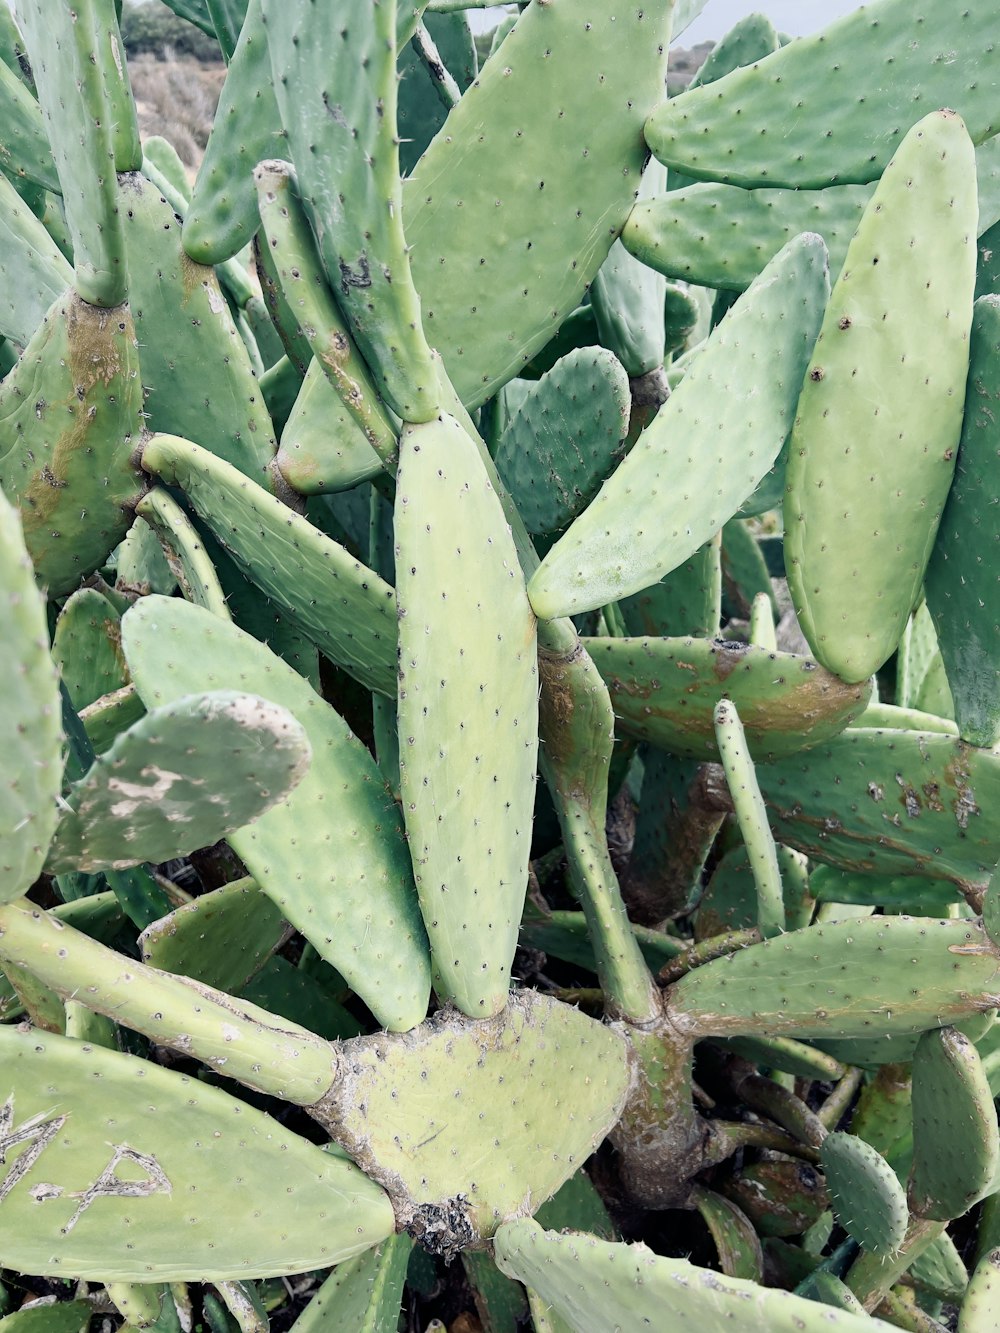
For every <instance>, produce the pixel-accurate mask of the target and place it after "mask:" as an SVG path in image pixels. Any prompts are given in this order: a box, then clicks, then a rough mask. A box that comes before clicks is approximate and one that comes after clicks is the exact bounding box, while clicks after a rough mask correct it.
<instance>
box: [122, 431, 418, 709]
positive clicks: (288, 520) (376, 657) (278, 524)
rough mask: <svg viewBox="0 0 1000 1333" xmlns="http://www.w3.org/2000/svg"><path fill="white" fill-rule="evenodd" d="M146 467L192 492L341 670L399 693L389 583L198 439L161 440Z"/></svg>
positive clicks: (215, 528) (219, 534)
mask: <svg viewBox="0 0 1000 1333" xmlns="http://www.w3.org/2000/svg"><path fill="white" fill-rule="evenodd" d="M142 461H143V466H144V467H146V468H148V469H149V471H151V472H155V473H156V474H157V476H159V477H160V478H162V480H163V481H165V482H168V483H170V484H171V485H174V486H180V487H182V488H183V490H184V493H185V495H186V496H187V498H188V500H189V501H190V503H191V504H192V505H193V506H194V508H195V510H196V511H197V512H198V513H199V514H200V515H201V517H202V518H203V519H204V520H205V522H206V523H207V524H208V525H209V527H210V528H211V529H212V532H213V533H214V535H215V537H216V538H217V540H218V541H219V542H220V543H221V544H222V545H223V546H224V547H225V549H226V550H227V551H228V552H229V554H230V555H231V556H232V557H233V559H234V560H235V561H236V563H237V565H238V566H239V568H240V570H241V571H242V572H243V573H244V574H245V575H246V576H247V577H248V578H249V579H251V580H252V582H254V583H255V584H257V586H258V587H260V588H261V589H262V590H263V591H264V592H265V593H267V594H268V595H270V596H271V597H274V598H275V600H276V601H277V602H278V605H279V606H280V607H281V608H282V609H283V610H284V611H285V612H286V613H287V615H288V616H289V617H290V619H291V620H292V622H293V623H295V624H296V625H298V626H299V627H300V628H301V630H302V631H303V633H304V634H306V635H308V636H309V637H310V638H311V639H313V641H314V642H315V643H316V644H317V646H319V647H321V648H322V649H323V651H324V652H325V653H326V655H327V656H328V657H329V658H330V660H331V661H333V662H336V663H337V665H338V666H342V667H344V669H345V670H347V671H349V672H350V673H351V675H352V676H355V677H357V678H358V679H359V680H360V681H361V682H362V683H363V684H365V685H367V686H368V687H369V688H371V689H375V690H378V691H379V692H380V693H382V694H392V693H393V692H394V688H395V658H396V615H395V608H394V606H393V597H392V589H391V588H390V587H389V585H388V584H387V583H386V582H385V581H384V580H383V579H380V578H379V576H378V575H377V574H376V573H374V572H373V571H372V570H370V569H369V568H368V567H367V566H366V565H363V564H362V563H361V562H360V561H359V560H355V559H354V558H353V557H352V556H351V555H350V554H349V553H348V552H347V551H346V550H345V549H344V547H343V546H341V545H339V544H338V543H337V542H334V541H331V540H330V538H329V537H326V536H324V535H323V533H322V532H320V531H319V530H318V529H317V528H315V527H314V526H313V525H312V524H311V523H309V522H308V520H307V519H305V518H303V517H301V515H299V514H296V513H295V512H294V511H293V510H291V509H289V508H288V506H287V505H284V504H282V503H281V501H280V500H278V499H276V498H275V497H274V496H273V495H269V494H268V492H267V491H265V490H264V488H263V487H262V486H257V485H255V484H254V483H253V482H251V481H250V479H249V478H247V477H245V476H243V475H242V474H241V473H240V472H239V471H238V470H237V469H236V468H235V467H232V466H230V465H229V464H228V463H226V462H225V461H224V460H223V459H221V458H216V457H214V456H213V455H212V454H210V453H209V452H208V451H207V450H205V449H201V448H199V446H198V445H196V444H192V443H191V442H190V441H188V440H182V439H180V438H178V437H177V436H174V435H156V436H154V437H153V439H152V440H150V442H149V443H148V444H147V445H146V447H145V449H144V450H143V454H142ZM289 570H292V571H294V572H293V575H292V577H291V578H289Z"/></svg>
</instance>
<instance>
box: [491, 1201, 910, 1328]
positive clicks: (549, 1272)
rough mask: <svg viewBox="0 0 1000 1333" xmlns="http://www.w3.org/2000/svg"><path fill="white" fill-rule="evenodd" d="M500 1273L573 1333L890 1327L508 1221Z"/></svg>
mask: <svg viewBox="0 0 1000 1333" xmlns="http://www.w3.org/2000/svg"><path fill="white" fill-rule="evenodd" d="M494 1246H495V1251H496V1259H497V1263H498V1264H499V1266H500V1269H501V1271H502V1272H504V1273H507V1274H508V1275H509V1276H510V1277H514V1278H518V1279H519V1280H520V1281H521V1282H524V1283H526V1284H527V1285H530V1286H531V1287H532V1288H534V1290H535V1291H537V1292H539V1293H540V1295H542V1296H543V1297H544V1298H545V1299H546V1300H547V1301H549V1302H550V1303H551V1304H552V1305H553V1306H554V1307H555V1309H556V1311H557V1312H558V1313H559V1314H560V1315H562V1316H563V1317H564V1318H565V1319H566V1320H567V1321H568V1322H569V1325H570V1327H571V1328H573V1329H574V1330H576V1333H601V1331H603V1330H604V1329H608V1328H621V1329H625V1328H629V1329H631V1328H637V1329H638V1328H645V1327H646V1326H647V1325H648V1326H649V1327H651V1328H662V1327H666V1324H665V1320H670V1321H672V1322H674V1321H676V1323H677V1324H678V1325H680V1324H682V1323H688V1322H690V1324H691V1326H692V1327H697V1328H698V1329H699V1330H700V1331H701V1333H730V1330H731V1329H732V1328H734V1327H736V1326H738V1327H741V1328H746V1329H748V1330H749V1329H754V1330H757V1329H760V1330H761V1331H762V1333H763V1330H764V1329H767V1330H768V1333H826V1331H827V1330H830V1331H831V1333H865V1330H866V1329H867V1330H869V1333H872V1331H873V1330H877V1329H879V1328H882V1329H888V1328H889V1327H890V1325H888V1324H885V1323H883V1322H882V1320H880V1319H870V1318H868V1317H867V1316H861V1315H854V1314H847V1313H842V1312H840V1311H834V1310H831V1309H829V1308H827V1307H824V1306H822V1305H818V1304H816V1303H814V1302H813V1301H808V1300H805V1299H804V1298H803V1297H801V1296H794V1295H792V1294H791V1293H790V1292H787V1291H775V1290H773V1289H770V1290H769V1289H767V1288H765V1287H759V1286H758V1285H757V1284H756V1283H754V1282H746V1281H744V1280H742V1279H740V1278H732V1277H724V1276H723V1275H722V1274H721V1273H716V1272H713V1271H712V1270H711V1269H707V1268H696V1267H695V1265H694V1264H690V1263H688V1262H687V1260H686V1259H667V1258H664V1257H662V1256H660V1255H656V1254H654V1253H653V1252H652V1251H651V1250H648V1249H647V1248H646V1246H645V1245H621V1244H615V1243H613V1242H610V1241H606V1240H597V1239H595V1237H593V1236H584V1235H579V1234H574V1233H572V1232H569V1233H564V1234H563V1235H559V1234H557V1233H556V1232H554V1231H543V1230H542V1228H541V1227H540V1226H539V1225H538V1223H537V1222H530V1221H522V1222H509V1223H507V1224H506V1225H505V1226H502V1227H501V1228H500V1229H499V1231H498V1232H497V1235H496V1238H495V1241H494Z"/></svg>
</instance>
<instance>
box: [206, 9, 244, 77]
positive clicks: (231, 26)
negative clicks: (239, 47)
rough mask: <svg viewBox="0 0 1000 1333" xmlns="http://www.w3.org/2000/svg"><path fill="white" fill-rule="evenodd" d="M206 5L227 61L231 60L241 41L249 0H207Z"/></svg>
mask: <svg viewBox="0 0 1000 1333" xmlns="http://www.w3.org/2000/svg"><path fill="white" fill-rule="evenodd" d="M205 7H206V8H207V10H208V13H209V17H210V18H211V20H212V26H213V27H214V28H215V35H216V37H218V39H219V45H220V46H221V47H222V54H223V56H224V57H225V59H226V61H227V62H228V61H230V60H231V59H232V56H233V52H234V51H235V50H236V43H237V42H238V41H239V36H240V29H241V28H242V27H243V21H244V19H245V18H246V13H247V0H205Z"/></svg>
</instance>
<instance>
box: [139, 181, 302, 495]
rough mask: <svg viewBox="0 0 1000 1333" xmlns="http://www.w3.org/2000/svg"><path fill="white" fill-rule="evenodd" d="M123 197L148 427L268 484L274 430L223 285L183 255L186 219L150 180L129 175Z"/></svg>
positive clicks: (273, 448) (205, 269) (211, 274)
mask: <svg viewBox="0 0 1000 1333" xmlns="http://www.w3.org/2000/svg"><path fill="white" fill-rule="evenodd" d="M120 193H121V207H122V212H123V214H124V217H125V241H126V245H127V247H128V253H129V255H130V256H132V261H131V265H130V297H129V299H130V304H131V306H132V314H133V316H134V318H135V328H136V335H137V336H138V338H139V342H140V344H141V346H142V382H143V384H144V385H145V386H146V389H147V398H146V413H147V418H146V421H147V426H148V428H149V429H150V430H153V431H168V432H170V433H172V434H177V435H183V436H184V437H185V439H191V440H195V441H197V443H198V444H200V445H201V446H202V447H203V448H205V449H208V450H209V451H210V452H211V453H213V454H216V455H218V457H220V458H223V459H225V460H226V462H228V463H232V465H233V466H234V467H236V468H238V469H239V470H240V471H241V472H243V473H244V474H245V475H246V476H248V477H253V478H254V480H256V481H263V479H264V476H265V469H266V467H267V465H268V463H269V462H270V461H271V459H272V457H273V455H274V451H275V449H276V447H277V445H276V443H275V439H274V431H273V429H272V427H271V419H270V417H269V416H268V414H267V408H266V407H265V405H264V399H263V395H262V394H261V391H260V386H259V385H258V383H257V381H256V379H255V378H254V373H253V369H252V366H251V363H250V359H249V357H248V355H247V351H246V348H245V346H244V344H243V340H242V339H241V338H240V335H239V333H238V332H237V329H236V326H235V324H234V323H233V320H232V316H231V314H230V312H229V307H228V305H227V304H226V298H225V296H224V295H223V293H222V289H221V288H220V286H219V281H218V279H217V277H216V275H215V274H214V272H213V271H212V270H211V269H210V268H204V267H202V265H200V264H197V263H195V262H194V261H193V260H191V259H189V258H188V257H187V255H186V254H185V253H184V251H183V250H182V248H181V227H180V219H179V217H178V216H177V214H176V213H175V212H174V210H173V208H172V207H171V205H170V204H169V203H168V202H167V200H166V199H164V197H163V196H162V195H161V193H160V191H159V190H158V189H157V188H156V187H155V186H154V185H152V184H151V183H150V182H149V181H148V180H147V179H146V178H145V177H144V176H142V175H140V174H139V173H138V172H133V173H131V174H129V175H123V176H122V177H121V178H120ZM181 312H183V315H181Z"/></svg>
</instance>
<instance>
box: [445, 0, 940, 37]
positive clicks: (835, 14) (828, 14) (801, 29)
mask: <svg viewBox="0 0 1000 1333" xmlns="http://www.w3.org/2000/svg"><path fill="white" fill-rule="evenodd" d="M940 2H941V0H939V3H940ZM859 3H860V0H756V3H753V2H752V0H708V3H707V4H706V5H705V8H704V9H703V10H702V12H701V14H700V16H699V17H698V18H696V19H695V21H694V22H693V23H692V24H691V26H690V28H688V30H687V31H686V32H685V33H684V35H683V36H682V37H681V38H680V45H681V46H695V45H696V44H697V43H698V42H704V41H708V40H717V39H718V38H719V37H722V36H723V35H724V34H725V33H727V32H728V31H729V29H730V28H731V27H732V26H733V24H734V23H735V22H736V20H737V19H741V18H743V16H744V15H745V14H752V13H753V12H754V11H755V10H760V12H761V13H763V14H766V15H767V16H768V18H770V19H771V20H772V21H773V23H774V26H775V27H776V28H777V29H778V30H779V31H780V32H789V33H791V34H792V36H793V37H803V36H805V34H806V33H809V32H815V31H816V30H817V28H824V27H826V25H827V24H828V23H830V22H832V21H833V20H834V19H835V18H839V17H840V15H841V14H846V13H848V11H849V10H852V9H857V7H858V5H859ZM503 12H504V11H503V10H502V9H496V10H485V11H480V12H479V13H478V14H477V13H476V11H475V10H470V11H469V17H470V18H471V19H472V22H473V26H474V27H475V28H477V29H478V28H493V27H495V26H496V23H497V21H498V19H499V18H500V17H501V16H502V15H503Z"/></svg>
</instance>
